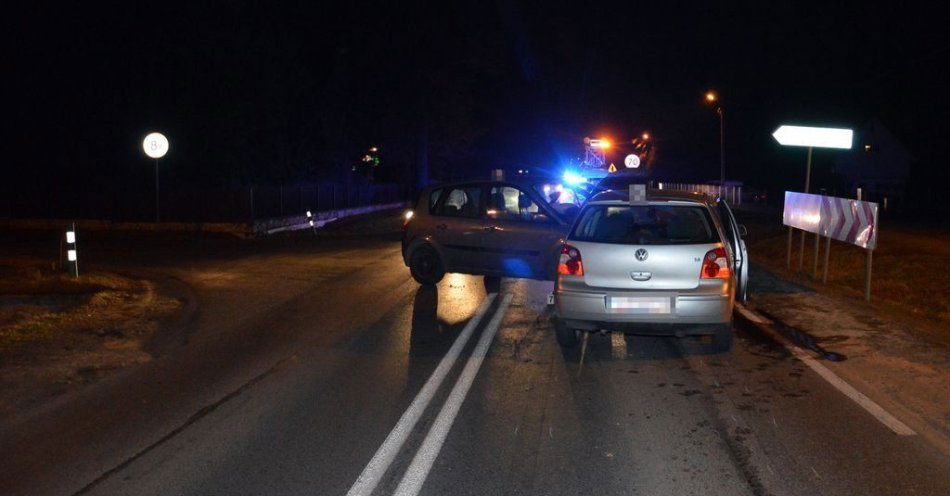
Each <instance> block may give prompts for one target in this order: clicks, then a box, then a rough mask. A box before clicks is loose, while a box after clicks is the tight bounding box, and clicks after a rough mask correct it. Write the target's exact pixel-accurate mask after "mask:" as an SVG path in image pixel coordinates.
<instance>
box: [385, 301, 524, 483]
mask: <svg viewBox="0 0 950 496" xmlns="http://www.w3.org/2000/svg"><path fill="white" fill-rule="evenodd" d="M510 303H511V294H507V295H505V298H504V299H503V300H502V302H501V305H500V306H499V307H498V311H497V312H495V316H494V317H492V319H491V321H490V322H489V323H488V327H486V328H485V330H484V331H482V337H481V338H480V339H479V340H478V344H477V345H475V350H474V351H472V355H471V356H470V357H469V358H468V363H466V364H465V368H464V369H462V373H461V375H459V378H458V381H456V382H455V387H453V388H452V392H451V393H449V397H448V399H446V400H445V404H444V405H442V410H440V411H439V416H438V417H436V419H435V422H433V424H432V427H431V428H430V429H429V433H428V434H426V437H425V439H424V440H423V441H422V445H421V446H420V447H419V451H418V452H416V456H415V457H413V459H412V464H410V465H409V468H408V469H407V470H406V473H405V474H404V475H403V476H402V480H401V481H399V486H398V487H396V492H395V493H393V494H395V495H397V496H406V495H412V496H415V495H417V494H419V491H420V490H421V489H422V484H423V483H425V481H426V478H427V477H428V476H429V471H430V470H432V464H433V463H435V459H436V457H438V456H439V451H441V450H442V445H443V444H444V443H445V438H446V437H447V436H448V435H449V430H450V429H451V428H452V424H453V423H454V422H455V417H456V416H457V415H458V412H459V409H461V407H462V402H464V401H465V396H466V395H468V390H469V388H471V387H472V383H473V382H475V376H476V375H477V374H478V369H479V368H481V366H482V362H483V361H484V360H485V355H487V354H488V348H489V347H490V346H491V342H492V339H494V337H495V333H496V332H498V327H500V326H501V321H502V319H503V318H504V317H505V311H507V310H508V305H509V304H510Z"/></svg>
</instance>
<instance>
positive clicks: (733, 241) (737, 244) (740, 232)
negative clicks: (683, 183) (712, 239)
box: [716, 199, 749, 301]
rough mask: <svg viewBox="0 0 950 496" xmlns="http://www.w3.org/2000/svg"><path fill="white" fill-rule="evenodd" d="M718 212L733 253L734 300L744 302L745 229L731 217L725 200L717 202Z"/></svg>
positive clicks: (746, 274)
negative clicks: (734, 275) (735, 285)
mask: <svg viewBox="0 0 950 496" xmlns="http://www.w3.org/2000/svg"><path fill="white" fill-rule="evenodd" d="M716 207H717V209H718V210H719V218H720V219H722V222H723V228H724V229H725V230H726V237H727V238H729V245H730V246H731V247H732V253H733V270H734V271H735V274H736V284H737V285H738V286H737V287H736V300H738V301H746V297H747V296H748V287H749V254H748V251H746V246H745V240H743V239H742V237H743V236H744V235H745V227H744V226H740V225H739V223H737V222H736V218H735V216H734V215H732V210H731V209H730V208H729V205H727V204H726V202H725V200H721V199H720V200H719V202H718V203H717V205H716Z"/></svg>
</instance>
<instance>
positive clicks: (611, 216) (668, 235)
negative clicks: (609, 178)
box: [571, 205, 719, 245]
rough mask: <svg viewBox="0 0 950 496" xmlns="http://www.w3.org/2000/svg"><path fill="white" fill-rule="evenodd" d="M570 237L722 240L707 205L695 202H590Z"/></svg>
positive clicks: (612, 240) (648, 242)
mask: <svg viewBox="0 0 950 496" xmlns="http://www.w3.org/2000/svg"><path fill="white" fill-rule="evenodd" d="M571 239H573V240H577V241H591V242H596V243H617V244H637V245H680V244H707V243H715V242H717V241H719V236H718V234H716V231H715V229H714V228H713V223H712V219H711V217H710V216H709V212H708V210H707V209H706V208H705V207H702V206H699V205H696V206H691V205H589V206H588V207H587V208H586V209H584V211H583V213H582V214H581V218H580V221H578V223H577V226H576V227H575V228H574V232H573V233H572V234H571Z"/></svg>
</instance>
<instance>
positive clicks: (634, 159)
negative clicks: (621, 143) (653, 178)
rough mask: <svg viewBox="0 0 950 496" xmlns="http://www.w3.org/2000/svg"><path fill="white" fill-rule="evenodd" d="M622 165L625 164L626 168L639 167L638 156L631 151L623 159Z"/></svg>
mask: <svg viewBox="0 0 950 496" xmlns="http://www.w3.org/2000/svg"><path fill="white" fill-rule="evenodd" d="M623 165H625V166H627V168H628V169H636V168H637V167H640V157H638V156H637V155H636V154H634V153H631V154H630V155H627V156H626V158H624V159H623Z"/></svg>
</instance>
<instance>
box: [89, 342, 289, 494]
mask: <svg viewBox="0 0 950 496" xmlns="http://www.w3.org/2000/svg"><path fill="white" fill-rule="evenodd" d="M292 358H293V357H287V358H284V359H282V360H280V361H278V362H277V363H275V364H274V365H273V366H272V367H271V368H269V369H267V370H265V371H264V372H262V373H260V374H259V375H257V376H255V377H254V378H252V379H251V380H249V381H247V382H245V383H244V384H242V385H241V386H240V387H239V388H237V389H235V390H234V391H231V392H230V393H228V394H226V395H224V396H223V397H221V399H219V400H217V401H215V402H214V403H211V404H210V405H207V406H205V407H203V408H202V409H200V410H198V411H197V412H196V413H195V414H194V415H192V416H191V417H189V418H188V420H186V421H185V422H184V423H183V424H181V425H180V426H178V427H176V428H175V429H173V430H172V431H171V432H169V433H168V434H165V435H164V436H162V437H161V438H160V439H159V440H158V441H155V442H154V443H152V444H150V445H148V446H146V447H145V448H143V449H142V450H141V451H139V452H138V453H136V454H134V455H132V456H131V457H129V458H128V459H126V460H125V461H123V462H122V463H120V464H118V465H116V466H115V467H113V468H111V469H109V470H108V471H106V472H104V473H103V474H102V475H100V476H99V477H96V478H95V479H94V480H93V481H92V482H90V483H89V484H86V485H85V486H84V487H83V488H82V489H80V490H78V491H76V492H75V493H73V496H78V495H80V494H86V493H88V492H89V491H91V490H92V489H94V488H95V487H96V486H97V485H99V484H100V483H101V482H103V481H105V480H106V479H108V478H109V477H111V476H112V475H114V474H116V473H118V472H119V471H121V470H123V469H125V468H126V467H128V466H129V465H131V464H132V463H133V462H134V461H136V460H138V459H139V458H142V457H143V456H145V455H146V454H148V453H149V452H151V451H152V450H154V449H155V448H158V447H159V446H161V445H162V444H164V443H165V442H166V441H168V440H170V439H172V438H173V437H175V436H177V435H178V434H179V433H180V432H182V431H184V430H185V429H187V428H188V427H189V426H191V425H192V424H194V423H195V422H198V421H199V420H201V419H203V418H205V417H207V416H208V415H210V414H211V413H212V412H214V411H215V410H217V409H218V408H219V407H220V406H221V405H223V404H225V403H227V402H228V401H230V400H232V399H234V398H236V397H237V396H238V395H240V394H241V393H243V392H244V391H246V390H248V389H250V388H251V387H253V386H254V385H255V384H257V383H259V382H261V381H262V380H264V379H265V378H267V377H268V376H270V375H272V374H274V372H277V371H278V370H280V369H281V368H282V367H283V366H284V365H285V364H286V363H287V362H288V361H290V360H291V359H292Z"/></svg>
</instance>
